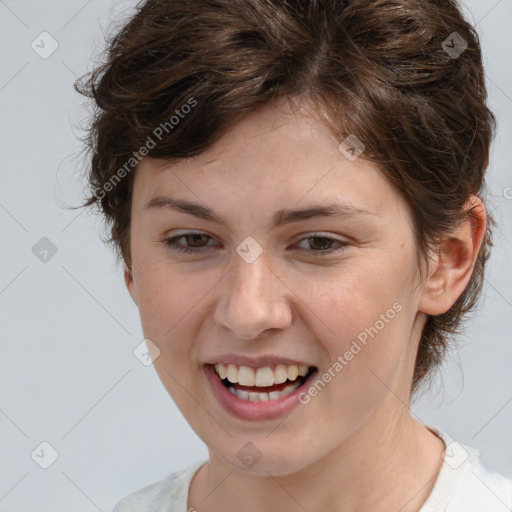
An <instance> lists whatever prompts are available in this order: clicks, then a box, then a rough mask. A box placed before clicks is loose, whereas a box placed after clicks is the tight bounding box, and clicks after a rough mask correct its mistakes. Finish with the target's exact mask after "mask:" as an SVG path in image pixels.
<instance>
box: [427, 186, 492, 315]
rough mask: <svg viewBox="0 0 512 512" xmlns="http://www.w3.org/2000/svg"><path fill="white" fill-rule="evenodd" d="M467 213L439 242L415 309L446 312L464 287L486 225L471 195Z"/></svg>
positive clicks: (478, 203)
mask: <svg viewBox="0 0 512 512" xmlns="http://www.w3.org/2000/svg"><path fill="white" fill-rule="evenodd" d="M465 208H466V212H467V217H466V219H465V220H464V222H463V223H462V224H461V226H459V228H457V229H456V230H455V231H454V232H452V233H450V235H449V236H448V237H447V238H446V239H445V240H444V242H443V243H442V244H441V245H440V246H439V248H438V253H437V255H436V256H435V257H434V258H433V259H432V262H433V263H434V265H433V267H432V268H431V269H430V272H429V275H428V277H427V278H426V279H425V281H424V282H423V291H422V296H421V299H420V303H419V306H418V307H419V311H420V312H422V313H426V314H427V315H440V314H442V313H446V312H447V311H448V310H449V309H450V308H451V307H452V305H453V304H454V302H455V301H456V300H457V299H458V298H459V297H460V295H461V294H462V292H463V291H464V289H465V288H466V286H467V284H468V282H469V280H470V278H471V275H472V273H473V269H474V267H475V263H476V260H477V257H478V253H479V251H480V247H481V246H482V243H483V240H484V236H485V233H486V227H487V216H486V213H485V206H484V204H483V202H482V201H481V199H480V198H478V197H476V196H474V195H472V196H470V198H469V199H468V201H467V202H466V207H465Z"/></svg>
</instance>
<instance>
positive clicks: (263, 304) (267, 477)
mask: <svg viewBox="0 0 512 512" xmlns="http://www.w3.org/2000/svg"><path fill="white" fill-rule="evenodd" d="M308 105H309V104H308V102H307V101H305V102H303V103H301V104H300V108H299V109H297V108H295V109H293V110H292V109H291V108H290V106H289V103H288V102H287V101H285V100H279V101H278V102H277V103H276V104H273V105H268V106H266V107H264V108H262V109H260V110H258V111H257V112H255V113H253V114H251V115H249V116H247V117H245V118H244V119H243V120H242V121H241V122H239V123H238V124H237V125H236V126H234V127H233V128H232V129H231V130H230V131H228V132H227V133H226V134H225V135H224V136H223V137H222V138H221V139H220V140H219V141H218V142H217V143H216V144H215V145H213V146H212V147H211V148H210V149H209V150H208V151H206V152H204V153H203V154H201V155H200V156H198V157H195V158H190V159H184V160H180V161H179V162H177V163H172V164H170V163H166V162H163V161H160V160H153V159H149V158H146V159H145V160H143V161H142V162H141V163H140V164H139V166H138V168H137V171H136V176H135V183H134V192H133V199H132V211H131V214H132V224H131V228H130V229H131V231H130V237H131V239H130V251H131V256H132V260H131V261H132V267H131V269H128V268H127V269H126V271H125V281H126V285H127V287H128V290H129V292H130V294H131V296H132V298H133V300H134V301H135V303H136V304H137V305H138V307H139V311H140V316H141V321H142V326H143V331H144V335H145V337H146V338H148V339H150V340H151V341H152V342H153V343H154V344H155V346H156V347H158V350H159V351H160V352H159V354H157V352H155V355H158V357H156V359H155V361H154V365H155V368H156V370H157V372H158V374H159V376H160V378H161V380H162V383H163V384H164V386H165V387H166V389H167V391H168V392H169V393H170V395H171V396H172V398H173V399H174V400H175V402H176V404H177V406H178V407H179V408H180V410H181V411H182V413H183V415H184V416H185V418H186V420H187V421H188V423H189V424H190V425H191V427H192V428H193V429H194V431H195V432H196V433H197V435H198V436H199V437H200V438H201V439H202V440H203V441H204V442H205V443H206V445H207V446H208V450H209V462H208V463H207V464H206V465H204V466H202V467H201V469H200V470H199V471H198V472H197V473H196V475H195V477H194V478H193V480H192V484H191V488H190V492H189V497H188V506H189V507H194V508H195V509H196V510H198V511H199V512H208V511H214V510H217V511H218V510H224V511H226V512H232V511H239V510H241V509H242V510H244V511H245V512H259V511H268V510H280V511H284V512H287V511H297V510H304V509H305V510H308V511H309V512H313V511H320V510H322V511H335V510H336V511H339V510H343V511H345V512H356V511H367V510H373V511H374V512H379V511H390V510H393V511H395V510H396V511H398V510H401V511H402V512H412V511H419V510H420V508H421V506H422V504H423V503H424V502H425V500H426V499H427V497H428V495H429V494H430V492H431V490H432V487H433V485H434V482H435V478H436V477H437V474H438V472H439V469H440V467H441V464H442V452H443V450H444V448H445V447H444V443H443V442H442V441H441V440H440V439H439V438H438V437H437V436H435V435H434V434H433V433H432V432H431V431H430V430H428V429H427V428H426V427H425V426H424V425H422V424H421V423H419V422H418V421H417V420H416V419H414V418H413V417H412V416H411V413H410V410H409V403H410V388H411V382H412V376H413V369H414V360H415V356H416V352H417V347H418V343H419V339H420V335H421V331H422V328H423V326H424V324H425V321H426V318H427V317H426V315H427V314H431V315H435V314H440V313H443V312H445V311H447V310H448V309H449V308H450V307H451V305H452V304H453V302H454V301H455V300H456V299H457V297H458V296H459V295H460V294H461V293H462V291H463V290H464V288H465V287H466V285H467V283H468V281H469V279H470V276H471V272H472V270H473V267H474V264H475V261H476V257H477V254H478V250H479V248H480V246H481V243H482V239H483V235H484V230H485V209H484V206H483V204H482V202H481V201H480V199H478V198H476V197H474V196H472V197H471V198H470V200H469V202H468V206H472V207H474V210H473V211H474V215H473V217H472V218H471V217H468V220H467V221H466V222H465V223H464V224H463V225H462V226H461V227H460V228H459V229H457V230H456V231H454V232H453V233H452V234H451V237H450V238H449V239H447V241H446V243H445V244H443V245H442V246H441V247H440V248H439V251H436V252H434V253H433V254H432V258H431V262H430V265H431V266H430V270H429V273H428V275H426V276H424V279H423V280H420V274H419V268H418V264H417V259H416V253H415V245H414V239H413V231H412V227H411V214H410V210H409V208H408V206H407V204H406V202H405V201H404V200H403V198H402V196H401V195H400V193H399V191H398V190H397V189H396V188H395V187H394V186H393V185H392V184H391V183H390V182H389V181H388V180H387V178H386V177H385V176H384V174H383V173H382V172H381V171H380V170H379V169H378V168H377V167H376V166H375V165H374V164H372V163H371V162H368V161H365V160H364V159H363V158H358V159H357V160H355V161H353V162H352V161H349V159H347V158H346V157H345V156H344V155H343V154H342V153H341V152H340V151H339V150H338V144H339V142H340V141H338V140H335V139H334V137H333V136H332V135H331V134H330V133H329V132H328V131H327V129H326V128H325V127H324V126H323V125H322V124H321V123H320V122H319V121H318V120H316V118H315V116H314V115H313V114H311V109H308ZM363 156H364V155H363ZM157 195H160V196H161V195H167V196H172V197H173V198H177V199H184V200H189V201H195V202H199V203H201V204H202V205H205V206H208V207H209V208H211V209H212V210H214V211H215V212H216V213H218V214H220V215H223V216H224V217H226V218H227V219H228V221H229V226H225V225H222V224H218V223H216V222H212V221H208V220H203V219H198V218H195V217H193V216H191V215H188V214H185V213H182V212H178V211H175V210H173V209H171V208H169V207H167V208H164V207H162V208H153V209H147V208H144V205H145V204H146V203H147V202H148V201H149V200H150V199H151V198H153V197H154V196H157ZM331 202H336V203H340V204H350V205H352V206H355V207H357V208H360V209H362V210H366V211H368V212H371V213H370V214H367V215H360V216H352V217H347V218H328V217H316V218H313V219H309V220H301V221H299V222H295V223H293V224H288V225H284V226H282V227H278V228H273V227H272V225H271V223H270V219H271V217H272V215H273V214H274V212H276V211H277V210H280V209H283V208H303V207H306V206H309V205H313V204H315V205H316V204H327V203H331ZM189 230H193V231H196V232H201V233H203V234H206V235H208V236H210V237H211V238H210V239H208V238H201V239H199V240H196V241H195V242H194V240H193V239H190V238H188V239H183V238H182V239H180V240H179V242H180V243H181V244H182V245H184V246H185V247H196V248H201V247H203V249H202V250H203V251H204V252H202V253H198V254H191V255H190V254H184V253H180V252H178V251H176V250H173V249H172V248H170V247H167V246H166V245H165V244H164V243H163V240H164V239H165V238H166V237H169V236H174V235H177V234H183V232H185V231H189ZM318 232H320V236H324V237H325V236H328V237H332V238H334V239H337V240H342V241H345V242H347V245H346V246H345V247H344V248H343V249H341V250H340V251H337V252H332V251H333V249H335V248H336V247H338V245H337V244H336V243H335V242H334V243H332V244H331V245H323V244H325V242H324V241H323V240H322V239H320V240H318V239H315V240H316V244H315V240H313V241H310V243H308V240H307V237H308V236H312V235H313V234H316V236H319V235H318ZM248 236H251V237H253V238H254V239H255V240H257V242H258V243H259V244H260V245H261V247H262V248H263V252H262V253H261V254H260V256H259V257H258V258H256V260H255V261H254V262H252V263H247V262H246V261H245V260H244V259H242V258H241V257H240V256H239V255H238V254H237V252H236V250H235V249H236V248H237V246H238V245H239V244H240V243H241V242H242V241H243V240H244V239H245V238H246V237H248ZM205 246H206V247H205ZM301 249H302V250H301ZM315 251H316V252H315ZM321 251H323V252H325V253H328V252H329V251H331V253H330V254H328V255H327V254H325V255H324V256H322V255H318V253H319V252H321ZM397 302H398V303H399V304H400V305H401V306H402V309H401V311H400V312H399V313H397V314H396V315H395V317H394V318H393V319H392V320H390V321H389V322H388V323H386V324H385V327H384V328H382V329H381V330H379V332H378V334H377V335H375V336H374V337H373V338H369V341H368V344H367V345H366V346H365V347H364V348H363V349H362V350H361V351H360V352H359V353H358V354H357V355H356V356H354V358H353V359H352V360H351V361H350V362H349V364H347V365H346V366H345V367H344V368H343V370H342V371H341V372H338V373H337V374H336V377H335V378H334V379H332V380H331V382H330V383H329V384H328V385H327V386H325V388H324V389H323V390H322V391H321V392H320V393H319V394H318V395H317V396H316V397H314V398H313V399H311V401H310V402H309V403H308V404H307V405H299V406H298V407H297V408H296V409H295V410H294V411H292V413H291V414H290V415H288V416H287V417H286V418H279V419H276V420H265V421H247V420H241V419H238V418H236V417H233V416H231V415H230V414H229V413H227V412H226V411H225V410H224V409H223V408H222V406H221V405H220V404H219V403H218V402H217V400H216V399H215V397H214V395H213V393H212V391H211V389H210V386H209V383H208V381H207V380H206V378H205V376H204V375H203V371H202V367H203V364H204V363H205V361H207V360H211V359H212V358H215V357H216V356H218V355H221V354H227V353H236V354H244V355H250V356H259V355H279V356H281V357H289V358H294V359H297V360H301V361H307V362H309V363H310V364H311V365H315V366H316V367H317V368H319V371H320V374H321V373H323V372H324V371H327V370H328V369H329V368H330V367H332V365H333V363H334V361H336V359H337V358H338V356H339V355H342V354H344V353H345V352H346V351H347V350H348V348H349V347H350V345H351V343H352V341H353V340H354V339H356V337H357V335H358V334H359V333H361V332H362V331H364V329H365V328H368V327H370V326H374V325H375V323H376V321H377V320H378V319H379V318H380V315H381V314H385V313H386V311H387V310H389V309H390V308H392V305H393V304H394V303H397ZM247 442H251V443H253V444H254V445H255V446H256V447H257V449H258V450H259V452H261V459H260V460H259V461H258V463H257V464H255V465H254V466H253V467H252V468H248V467H246V466H244V464H243V463H242V462H241V461H240V460H239V458H238V457H237V454H238V452H239V450H240V449H241V448H242V447H243V446H244V445H245V444H246V443H247Z"/></svg>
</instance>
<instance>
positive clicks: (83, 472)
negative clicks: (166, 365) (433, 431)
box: [0, 0, 512, 512]
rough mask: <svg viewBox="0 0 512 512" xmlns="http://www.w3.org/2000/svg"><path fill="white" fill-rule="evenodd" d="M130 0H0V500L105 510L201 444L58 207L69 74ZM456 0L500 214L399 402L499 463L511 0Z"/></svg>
mask: <svg viewBox="0 0 512 512" xmlns="http://www.w3.org/2000/svg"><path fill="white" fill-rule="evenodd" d="M133 5H134V2H100V1H99V0H89V1H88V2H87V1H84V0H65V1H64V0H61V1H56V0H52V1H48V0H47V1H44V2H41V1H40V0H39V1H36V0H5V1H3V0H0V59H1V60H0V112H1V118H0V144H1V151H0V179H1V181H0V229H1V265H0V325H1V330H0V337H1V338H0V342H1V359H0V461H1V462H0V465H1V466H0V512H7V511H16V512H28V511H35V510H37V511H38V512H50V511H51V512H60V511H66V512H69V511H70V510H73V511H74V512H81V511H84V512H89V511H91V512H93V511H95V510H101V511H105V512H106V511H109V510H110V509H111V508H112V506H113V504H114V503H115V502H116V501H117V500H118V499H119V498H120V497H121V496H123V495H125V494H127V493H129V492H131V491H133V490H135V489H138V488H140V487H142V486H143V485H146V484H149V483H152V482H154V481H156V480H159V479H161V478H163V477H164V476H166V475H167V474H168V473H169V472H171V471H173V470H176V469H180V468H182V467H185V466H188V465H190V464H192V463H193V462H195V461H196V460H199V459H202V458H206V457H207V451H206V447H205V446H204V445H203V443H202V442H201V441H200V440H199V439H198V438H197V437H196V436H195V434H194V433H193V432H192V430H191V429H190V428H189V427H188V425H187V424H186V422H185V421H184V420H183V418H182V417H181V415H180V413H179V411H178V410H177V408H176V407H175V405H174V404H173V402H172V401H171V399H170V398H169V396H168V395H167V393H166V391H165V390H164V388H163V386H162V385H161V384H160V381H159V380H158V377H157V375H156V373H155V371H154V369H153V368H152V367H151V366H149V367H146V366H144V365H143V364H142V363H141V362H140V361H139V360H138V359H136V358H135V356H134V354H133V350H134V348H135V347H136V346H137V345H139V344H140V343H141V341H142V339H143V335H142V330H141V327H140V323H139V317H138V310H137V309H136V307H135V305H134V303H133V302H132V300H131V298H130V297H129V295H128V292H127V291H126V289H125V285H124V281H123V278H122V273H121V269H120V268H119V267H118V266H116V264H115V260H114V257H113V254H112V252H110V250H109V249H108V248H107V247H106V246H104V245H103V244H102V242H101V240H100V235H101V233H103V230H102V225H101V219H100V218H97V217H94V216H93V215H90V214H88V213H86V212H80V211H79V210H75V211H73V210H69V209H67V208H66V207H67V206H71V205H77V204H79V202H80V199H81V197H82V190H83V187H84V181H83V178H82V176H81V169H82V168H83V163H84V162H83V159H82V158H81V157H80V155H79V152H80V147H81V146H80V143H79V141H78V140H77V139H76V135H78V134H79V131H78V130H77V128H76V126H77V125H79V123H80V121H83V119H84V115H85V113H84V110H83V107H82V98H81V97H79V96H78V95H77V94H76V93H75V92H74V90H73V87H72V84H73V81H74V80H75V79H76V78H77V76H78V75H81V74H83V73H84V72H85V71H86V70H88V69H90V67H91V61H90V59H91V58H94V57H95V56H97V54H98V52H99V50H101V48H102V45H103V42H102V30H103V29H105V28H106V27H107V26H108V25H109V20H110V19H111V18H112V17H115V18H119V15H120V14H123V15H126V14H129V12H130V8H131V7H133ZM465 5H466V9H467V12H468V16H469V17H470V19H471V20H473V23H474V24H476V25H477V28H478V31H479V33H480V35H481V38H482V46H483V52H484V56H485V65H486V70H487V78H488V89H489V94H490V105H491V108H492V109H493V110H494V112H495V113H496V115H497V118H498V122H499V131H498V134H497V138H496V140H495V143H494V146H493V153H492V159H491V164H490V170H489V177H488V183H489V199H490V203H489V206H490V209H491V210H493V211H494V213H495V215H496V217H497V220H498V222H499V224H500V228H499V231H498V232H497V233H496V247H495V249H494V254H493V257H492V261H491V262H490V268H489V272H488V274H487V280H486V286H485V293H484V299H483V301H482V306H481V309H480V312H479V313H478V315H476V316H475V318H474V319H473V320H472V321H471V322H470V323H469V324H468V327H467V335H466V336H465V337H464V338H463V339H462V340H461V342H460V348H459V349H458V350H454V351H453V352H452V354H451V356H450V358H449V359H448V360H447V362H446V364H445V365H444V367H443V369H442V371H441V372H440V373H439V377H438V379H437V380H436V381H435V383H434V386H433V388H432V390H431V392H430V393H426V394H424V395H423V396H421V397H420V398H419V399H418V400H417V402H416V403H415V404H414V405H413V407H412V410H413V412H414V413H415V414H416V415H417V417H418V418H419V419H420V420H421V421H423V422H424V423H426V424H430V425H434V426H438V427H440V428H443V429H445V430H447V431H448V433H449V434H450V435H451V436H452V437H453V438H454V439H456V440H457V441H459V442H461V443H465V444H468V445H470V446H474V447H476V448H478V449H479V450H480V451H481V454H482V460H483V462H484V464H486V465H487V466H488V467H490V468H491V469H494V470H497V471H500V472H502V473H505V474H507V475H511V474H512V442H511V438H512V435H511V433H512V372H511V371H510V362H511V361H512V343H511V337H510V330H511V327H512V320H511V319H512V286H511V284H512V266H511V265H510V261H511V255H512V215H511V213H512V188H508V187H512V172H511V170H510V166H511V162H512V144H511V141H512V70H511V63H512V58H511V57H512V50H511V48H512V45H511V44H510V26H511V22H512V0H501V1H497V0H471V1H468V2H466V3H465ZM43 31H46V32H48V33H50V34H51V36H52V37H53V38H54V39H55V40H56V41H57V42H58V45H59V47H58V49H57V50H56V51H55V53H53V54H52V55H51V56H50V57H49V58H47V59H43V58H41V57H40V56H39V54H37V53H36V52H35V51H34V50H33V49H32V47H31V43H32V41H34V40H35V41H36V42H37V41H40V38H38V36H39V34H41V32H43ZM39 44H40V45H41V43H39ZM49 48H50V41H49V40H46V42H45V49H46V50H48V49H49ZM43 237H47V238H48V239H50V240H51V242H52V243H53V244H54V245H55V247H56V249H57V253H56V254H55V255H53V256H52V254H51V252H50V253H49V254H48V256H47V261H46V262H42V261H40V259H38V258H37V257H36V255H35V254H34V253H33V252H32V248H33V247H34V245H35V244H36V243H38V241H39V240H40V239H41V238H43ZM43 441H46V442H48V443H50V444H51V445H52V446H53V447H54V449H55V450H56V451H57V452H58V458H57V459H56V461H55V462H54V463H53V464H52V465H51V466H50V467H49V468H48V469H42V468H41V467H40V466H39V465H38V464H37V463H36V461H37V462H38V463H39V464H41V463H42V464H44V462H45V461H46V462H49V461H50V459H49V457H50V451H49V450H48V449H47V448H44V446H43V448H41V447H40V443H41V442H43ZM34 450H36V451H35V454H34V456H33V457H34V459H35V460H34V459H33V458H32V457H31V454H32V453H33V452H34ZM41 450H42V451H41Z"/></svg>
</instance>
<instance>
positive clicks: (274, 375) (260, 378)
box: [215, 363, 309, 387]
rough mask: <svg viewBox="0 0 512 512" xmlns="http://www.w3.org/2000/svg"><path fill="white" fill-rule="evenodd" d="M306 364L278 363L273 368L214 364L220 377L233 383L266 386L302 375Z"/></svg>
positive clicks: (306, 370) (304, 372)
mask: <svg viewBox="0 0 512 512" xmlns="http://www.w3.org/2000/svg"><path fill="white" fill-rule="evenodd" d="M308 370H309V368H308V366H306V365H296V364H294V365H289V366H287V365H284V364H278V365H277V366H276V367H275V370H272V368H271V367H270V366H265V367H263V368H250V367H249V366H237V365H235V364H231V363H230V364H228V365H225V364H223V363H218V364H216V365H215V371H216V372H217V373H218V374H219V376H220V378H221V379H225V378H227V379H228V380H229V382H231V383H233V384H241V385H242V386H261V387H267V386H272V385H274V384H281V383H283V382H286V380H287V379H288V380H292V381H293V380H295V379H296V378H297V377H298V376H299V375H300V376H301V377H303V376H304V375H306V374H307V373H308Z"/></svg>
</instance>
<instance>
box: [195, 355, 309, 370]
mask: <svg viewBox="0 0 512 512" xmlns="http://www.w3.org/2000/svg"><path fill="white" fill-rule="evenodd" d="M218 363H223V364H230V363H231V364H235V365H237V366H248V367H249V368H263V367H265V366H275V365H278V364H284V365H286V366H292V365H297V366H301V365H303V366H309V367H314V365H312V364H311V363H306V362H304V361H299V360H298V359H290V358H287V357H282V356H277V355H262V356H258V357H249V356H244V355H241V354H240V355H239V354H225V355H222V356H217V357H215V358H211V359H210V360H208V361H206V362H205V364H210V365H215V364H218Z"/></svg>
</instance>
